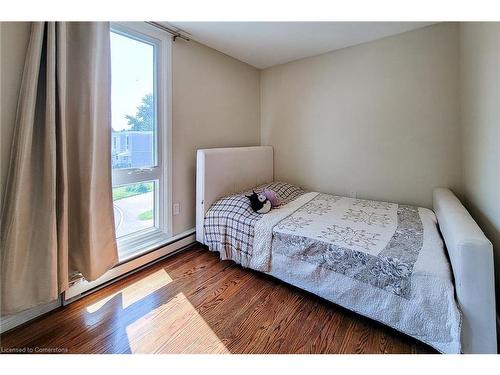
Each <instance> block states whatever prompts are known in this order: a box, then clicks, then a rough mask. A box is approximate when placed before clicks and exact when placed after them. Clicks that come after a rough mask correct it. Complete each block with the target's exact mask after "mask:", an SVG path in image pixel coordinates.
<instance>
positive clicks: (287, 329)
mask: <svg viewBox="0 0 500 375" xmlns="http://www.w3.org/2000/svg"><path fill="white" fill-rule="evenodd" d="M0 346H2V347H4V348H19V347H30V348H35V347H39V348H62V349H67V352H69V353H433V352H435V351H434V350H433V349H432V348H429V347H428V346H426V345H424V344H421V343H419V342H417V341H416V340H413V339H411V338H409V337H407V336H405V335H402V334H400V333H398V332H396V331H394V330H392V329H390V328H388V327H385V326H383V325H381V324H379V323H376V322H373V321H371V320H369V319H366V318H363V317H361V316H359V315H356V314H354V313H352V312H350V311H348V310H346V309H343V308H341V307H339V306H336V305H334V304H332V303H329V302H328V301H325V300H323V299H320V298H318V297H317V296H314V295H312V294H310V293H308V292H305V291H302V290H299V289H297V288H295V287H293V286H290V285H288V284H285V283H283V282H281V281H279V280H276V279H274V278H272V277H269V276H267V275H263V274H260V273H258V272H254V271H250V270H248V269H243V268H241V267H239V266H238V265H236V264H234V263H233V262H229V261H220V260H219V259H218V254H215V253H211V252H209V251H207V250H206V249H205V248H203V247H202V246H200V245H194V246H193V247H192V248H191V249H190V250H188V251H185V252H182V253H180V254H177V255H175V256H173V257H170V258H167V259H165V260H163V261H161V262H159V263H157V264H154V265H152V266H150V267H148V268H146V269H144V270H141V271H140V272H137V273H136V274H133V275H130V276H129V277H127V278H124V279H122V280H120V281H117V282H116V283H114V284H112V285H109V286H107V287H105V288H103V289H101V290H99V291H96V292H94V293H92V294H90V295H88V296H86V297H84V298H82V299H80V300H78V301H76V302H74V303H72V304H70V305H68V306H65V307H62V308H59V309H57V310H56V311H54V312H51V313H50V314H47V315H45V316H43V317H40V318H38V319H36V320H34V321H32V322H30V323H28V324H25V325H23V326H21V327H18V328H16V329H14V330H11V331H9V332H6V333H4V334H2V336H1V337H0Z"/></svg>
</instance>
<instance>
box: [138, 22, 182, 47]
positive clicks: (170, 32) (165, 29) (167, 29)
mask: <svg viewBox="0 0 500 375" xmlns="http://www.w3.org/2000/svg"><path fill="white" fill-rule="evenodd" d="M146 23H147V24H150V25H151V26H154V27H156V28H157V29H160V30H163V31H166V32H167V33H169V34H172V39H173V40H174V42H175V39H177V38H181V39H184V40H185V41H187V42H189V41H190V39H189V38H188V37H187V36H184V35H182V34H181V33H180V32H178V31H175V30H173V29H171V28H169V27H166V26H163V25H161V24H159V23H157V22H146Z"/></svg>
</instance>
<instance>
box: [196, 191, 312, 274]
mask: <svg viewBox="0 0 500 375" xmlns="http://www.w3.org/2000/svg"><path fill="white" fill-rule="evenodd" d="M265 188H267V189H269V190H272V191H274V192H275V193H276V195H277V196H278V197H279V199H280V201H281V204H282V205H283V204H287V203H289V202H291V201H292V200H294V199H296V198H297V197H299V196H300V195H302V194H304V193H305V191H304V190H302V189H301V188H299V187H297V186H294V185H290V184H287V183H284V182H272V183H269V184H264V185H261V186H258V187H257V188H254V189H253V190H255V192H257V193H260V192H262V190H264V189H265ZM251 193H252V190H248V191H245V192H241V193H238V194H235V195H231V196H228V197H224V198H221V199H219V200H218V201H217V202H215V203H214V204H213V205H212V207H210V209H209V210H208V211H207V213H206V215H205V224H204V227H205V244H206V245H207V246H208V248H209V249H210V250H212V251H218V252H219V253H220V257H221V259H231V260H234V261H235V262H237V263H239V264H241V265H242V266H244V267H248V264H249V261H250V256H251V254H252V246H253V242H254V227H255V223H256V222H257V221H258V220H260V219H261V218H262V217H263V215H265V214H259V213H256V212H254V211H253V210H252V207H251V206H250V201H249V200H248V198H247V197H246V195H250V194H251Z"/></svg>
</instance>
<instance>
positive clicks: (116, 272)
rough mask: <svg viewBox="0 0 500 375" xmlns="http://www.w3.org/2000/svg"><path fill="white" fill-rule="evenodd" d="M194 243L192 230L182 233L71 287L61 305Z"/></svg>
mask: <svg viewBox="0 0 500 375" xmlns="http://www.w3.org/2000/svg"><path fill="white" fill-rule="evenodd" d="M193 243H195V232H194V229H192V230H189V231H186V232H183V233H181V234H179V235H177V236H175V237H174V238H172V240H171V242H169V243H168V244H167V245H165V246H162V247H160V248H158V249H156V250H154V251H150V252H148V253H147V254H142V255H140V256H138V257H136V258H132V259H129V260H127V261H126V262H124V263H121V264H118V265H117V266H116V267H114V268H113V269H111V270H109V271H108V272H107V273H106V274H104V275H103V276H101V277H100V278H98V279H97V280H95V281H92V282H88V281H82V282H80V283H78V284H76V285H73V286H71V287H70V288H69V289H68V290H67V291H66V292H65V293H64V296H63V304H64V305H67V304H69V303H71V302H73V301H75V300H77V299H79V298H81V297H83V296H85V295H88V294H89V293H92V292H94V291H96V290H99V289H101V288H103V287H104V286H106V285H109V284H111V283H113V282H115V281H118V280H120V279H122V278H124V277H126V276H128V275H130V274H132V273H134V272H137V271H139V270H141V269H143V268H145V267H149V266H150V265H151V264H153V263H155V262H157V261H159V260H162V259H164V258H166V257H167V256H171V255H173V254H175V253H177V252H179V251H181V250H184V249H185V248H187V247H188V246H190V245H192V244H193Z"/></svg>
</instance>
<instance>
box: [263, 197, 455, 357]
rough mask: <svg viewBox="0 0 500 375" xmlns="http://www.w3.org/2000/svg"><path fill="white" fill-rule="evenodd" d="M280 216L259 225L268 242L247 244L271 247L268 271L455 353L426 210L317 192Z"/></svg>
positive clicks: (448, 296) (449, 287)
mask: <svg viewBox="0 0 500 375" xmlns="http://www.w3.org/2000/svg"><path fill="white" fill-rule="evenodd" d="M285 209H286V208H285ZM282 216H286V218H285V219H283V220H281V221H280V222H279V223H277V224H276V225H274V226H273V227H272V228H269V227H268V228H267V231H268V232H269V231H271V232H272V245H271V246H270V248H268V249H264V248H259V247H256V248H254V253H255V254H258V253H259V252H261V251H264V252H271V264H270V267H269V268H270V271H269V272H268V273H269V274H271V275H273V276H275V277H277V278H279V279H281V280H283V281H286V282H288V283H290V284H293V285H295V286H297V287H300V288H302V289H305V290H308V291H310V292H312V293H314V294H317V295H319V296H321V297H323V298H325V299H328V300H330V301H332V302H334V303H337V304H339V305H341V306H343V307H345V308H348V309H350V310H352V311H355V312H357V313H359V314H362V315H365V316H367V317H370V318H372V319H374V320H377V321H380V322H382V323H384V324H386V325H389V326H391V327H393V328H395V329H397V330H399V331H401V332H404V333H406V334H408V335H410V336H412V337H415V338H417V339H418V340H420V341H423V342H425V343H427V344H429V345H431V346H433V347H434V348H436V349H437V350H439V351H441V352H443V353H459V352H460V330H461V317H460V312H459V310H458V308H457V305H456V302H455V298H454V286H453V281H452V273H451V268H450V265H449V262H448V260H447V258H446V254H445V250H444V246H443V242H442V240H441V237H440V235H439V232H438V229H437V225H436V224H437V222H436V218H435V215H434V213H433V212H432V211H430V210H428V209H425V208H418V207H413V206H407V205H398V204H394V203H386V202H378V201H368V200H361V199H352V198H346V197H340V196H334V195H328V194H317V195H316V196H315V198H314V199H312V200H309V201H308V202H307V203H305V204H303V205H301V206H300V208H298V209H296V208H290V209H289V212H288V215H285V212H283V213H282ZM258 224H259V222H257V225H258ZM256 228H257V227H256ZM256 234H257V229H256ZM261 235H263V234H261ZM268 235H269V233H268Z"/></svg>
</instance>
